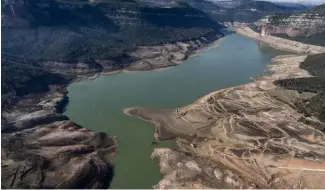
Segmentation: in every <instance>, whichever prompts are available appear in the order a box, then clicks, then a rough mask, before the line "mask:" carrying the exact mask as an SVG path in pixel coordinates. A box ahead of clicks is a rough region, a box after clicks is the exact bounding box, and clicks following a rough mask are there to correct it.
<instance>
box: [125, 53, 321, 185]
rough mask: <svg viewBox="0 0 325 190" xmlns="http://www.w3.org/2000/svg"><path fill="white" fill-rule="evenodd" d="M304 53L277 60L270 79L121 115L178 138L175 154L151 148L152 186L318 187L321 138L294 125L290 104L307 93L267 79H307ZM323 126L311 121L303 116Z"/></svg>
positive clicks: (311, 126) (296, 122) (297, 118)
mask: <svg viewBox="0 0 325 190" xmlns="http://www.w3.org/2000/svg"><path fill="white" fill-rule="evenodd" d="M305 58H306V56H281V57H277V58H275V59H274V61H276V62H279V64H277V65H272V66H270V68H269V70H270V71H272V72H273V75H271V76H267V77H263V78H260V79H258V80H256V81H255V82H253V83H250V84H247V85H242V86H237V87H233V88H228V89H223V90H219V91H216V92H213V93H211V94H209V95H207V96H204V97H203V98H201V99H199V100H197V101H196V102H195V103H193V104H191V105H188V106H185V107H182V108H179V109H172V110H159V109H148V108H129V109H126V110H125V112H126V113H127V114H129V115H132V116H136V117H139V118H140V119H144V120H146V121H149V122H153V123H155V124H156V126H157V133H156V136H157V137H158V139H159V138H162V139H169V138H175V137H176V138H177V140H176V141H177V144H178V147H179V149H178V150H171V149H159V148H158V149H155V151H154V153H153V154H152V157H153V158H155V159H157V160H158V163H159V165H160V166H161V172H162V173H163V174H164V179H163V180H161V181H160V182H159V184H157V185H156V186H155V188H180V187H186V188H203V187H207V188H323V187H325V183H324V180H323V178H324V177H325V160H324V159H325V157H324V155H325V146H324V145H325V141H324V140H325V136H324V133H323V131H322V129H321V128H319V125H317V126H316V125H314V124H310V123H309V124H307V123H304V122H300V118H302V117H303V116H304V115H303V114H302V113H298V112H297V110H296V109H295V106H294V102H295V101H296V100H304V99H305V100H307V99H310V98H312V97H314V96H315V94H314V93H310V92H302V93H298V92H297V91H293V90H286V89H282V88H279V87H277V86H275V85H274V84H273V81H275V80H279V79H286V78H300V77H310V74H309V73H308V72H307V71H305V70H302V69H300V68H299V65H300V62H303V61H304V60H305ZM307 119H308V120H310V121H313V122H314V123H318V124H320V125H322V123H321V122H319V120H318V119H317V118H315V117H313V116H310V117H308V118H307Z"/></svg>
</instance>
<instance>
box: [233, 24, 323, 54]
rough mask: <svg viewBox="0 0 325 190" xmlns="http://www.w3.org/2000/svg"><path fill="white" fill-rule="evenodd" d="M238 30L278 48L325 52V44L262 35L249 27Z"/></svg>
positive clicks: (314, 52)
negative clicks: (305, 42)
mask: <svg viewBox="0 0 325 190" xmlns="http://www.w3.org/2000/svg"><path fill="white" fill-rule="evenodd" d="M236 32H237V33H238V34H240V35H243V36H247V37H249V38H252V39H255V40H258V41H260V42H264V43H266V44H269V45H270V46H271V47H274V48H276V49H280V50H285V51H290V52H295V53H298V54H318V53H325V47H323V46H315V45H309V44H304V43H301V42H296V41H292V40H288V39H283V38H279V37H275V36H271V35H266V36H261V35H260V34H259V33H257V32H255V31H254V30H252V29H251V28H249V27H241V28H237V29H236Z"/></svg>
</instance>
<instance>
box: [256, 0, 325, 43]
mask: <svg viewBox="0 0 325 190" xmlns="http://www.w3.org/2000/svg"><path fill="white" fill-rule="evenodd" d="M324 10H325V4H324V5H320V6H317V7H315V8H313V9H311V10H308V11H305V12H303V13H294V14H288V13H286V14H277V15H271V16H266V17H265V18H263V19H261V20H259V24H260V25H265V24H267V25H268V27H267V28H266V33H268V34H272V35H280V36H281V37H287V38H290V39H294V40H298V41H303V42H306V43H307V42H308V43H313V44H317V45H323V44H324V42H325V39H324V35H323V34H324V32H325V11H324ZM281 34H282V35H281ZM283 34H284V35H283ZM300 36H301V37H302V38H299V37H300ZM305 37H306V38H305Z"/></svg>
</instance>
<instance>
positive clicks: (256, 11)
mask: <svg viewBox="0 0 325 190" xmlns="http://www.w3.org/2000/svg"><path fill="white" fill-rule="evenodd" d="M138 1H140V2H147V3H149V4H150V5H151V6H171V5H172V4H175V3H177V2H186V3H188V4H189V5H191V6H192V7H195V8H197V9H199V10H202V11H204V12H205V13H206V14H208V15H209V16H210V17H211V18H212V19H213V20H215V21H218V22H248V23H251V22H255V21H257V20H258V19H260V18H262V17H263V16H266V15H269V14H273V13H285V12H298V11H301V7H289V6H282V5H278V4H275V3H271V2H266V1H251V0H246V1H245V0H226V1H209V0H164V1H154V0H138Z"/></svg>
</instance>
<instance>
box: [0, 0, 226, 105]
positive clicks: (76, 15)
mask: <svg viewBox="0 0 325 190" xmlns="http://www.w3.org/2000/svg"><path fill="white" fill-rule="evenodd" d="M1 19H2V26H1V28H2V55H1V56H2V57H3V64H2V83H1V85H2V88H3V91H2V95H6V94H10V95H8V96H14V95H19V96H20V95H27V94H29V93H32V92H35V93H39V92H45V91H47V90H48V89H49V86H51V85H55V84H59V85H65V84H67V83H68V82H69V81H71V79H73V78H75V77H76V76H78V75H90V74H94V73H97V72H100V71H101V70H103V69H104V68H105V70H115V69H120V68H124V67H127V66H129V64H130V63H132V62H135V61H137V59H138V57H136V56H133V54H132V52H134V51H135V50H137V48H138V47H139V46H154V45H155V46H159V45H162V44H167V43H175V42H181V41H189V40H196V39H201V37H206V38H205V39H211V40H213V39H212V38H209V37H211V36H216V35H218V34H219V35H220V34H221V33H220V32H219V29H220V28H221V26H220V25H219V24H218V23H216V22H214V21H212V20H211V19H209V18H208V17H207V16H206V15H205V13H204V12H202V11H200V10H197V9H195V8H193V7H191V6H189V5H187V4H186V3H185V4H184V3H183V4H176V5H175V6H173V7H172V8H170V7H169V8H166V7H165V8H164V7H149V6H147V5H145V4H142V3H138V2H136V1H133V0H123V1H120V0H110V1H101V0H95V1H91V2H89V1H81V0H80V1H79V0H78V1H77V0H60V1H59V0H58V1H56V0H7V1H4V2H3V3H2V17H1ZM214 39H215V38H214ZM206 43H208V42H206ZM6 97H7V96H6ZM9 99H10V98H9Z"/></svg>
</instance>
